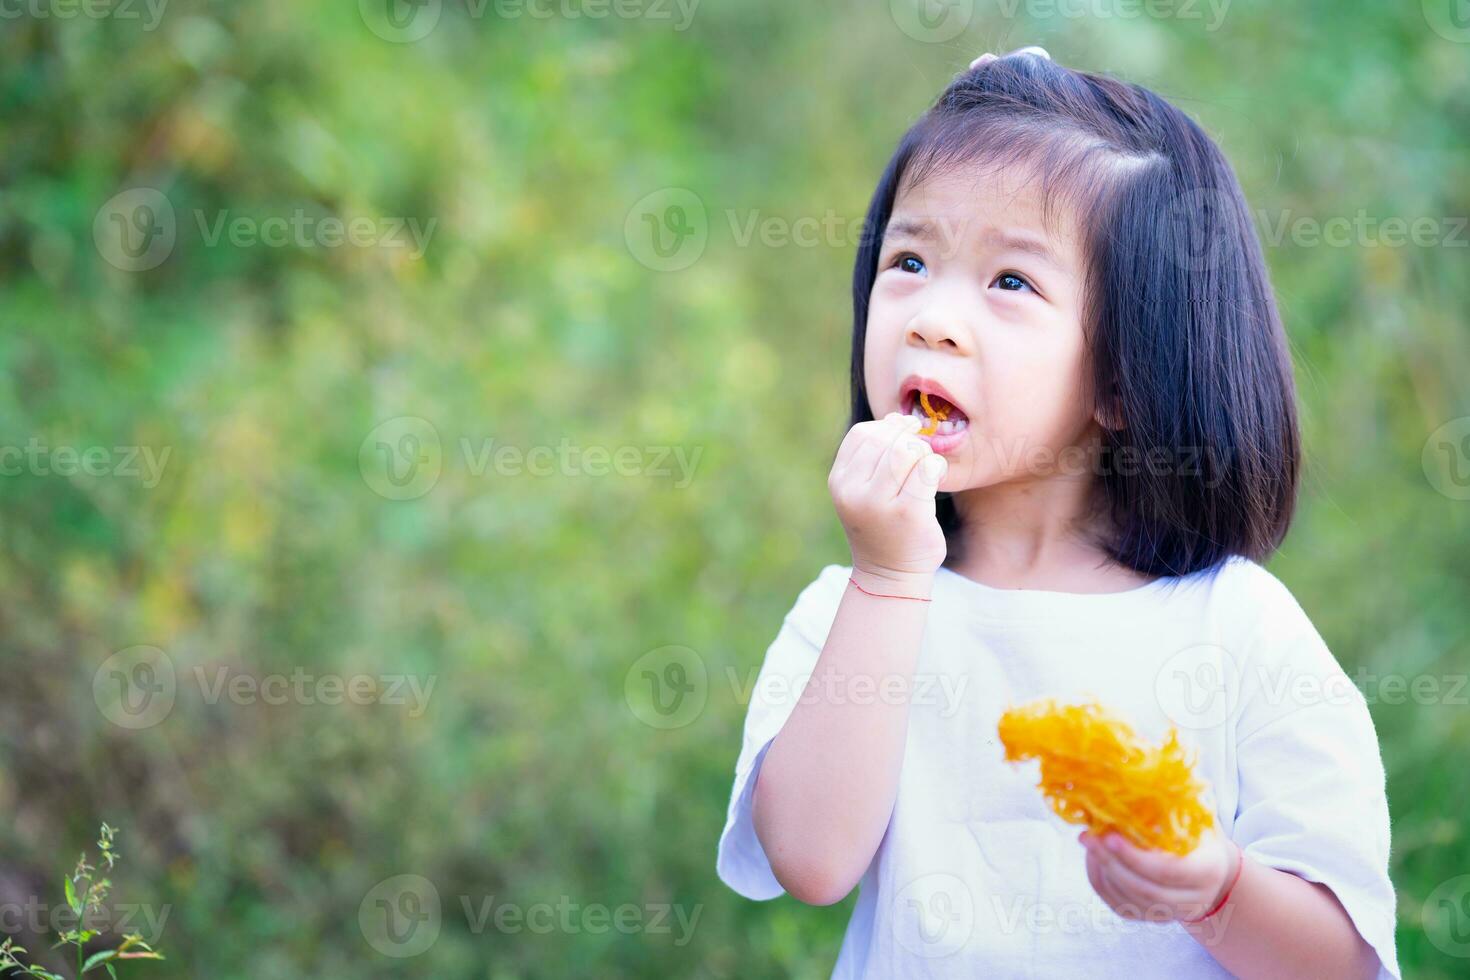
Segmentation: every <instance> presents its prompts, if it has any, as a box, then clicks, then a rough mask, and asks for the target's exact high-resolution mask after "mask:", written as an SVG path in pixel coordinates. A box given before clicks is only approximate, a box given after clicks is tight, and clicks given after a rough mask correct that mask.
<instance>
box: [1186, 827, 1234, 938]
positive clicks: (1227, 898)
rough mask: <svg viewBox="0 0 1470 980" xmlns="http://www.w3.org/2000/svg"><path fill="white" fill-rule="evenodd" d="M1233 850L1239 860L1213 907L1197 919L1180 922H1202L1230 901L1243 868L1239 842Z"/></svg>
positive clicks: (1192, 923)
mask: <svg viewBox="0 0 1470 980" xmlns="http://www.w3.org/2000/svg"><path fill="white" fill-rule="evenodd" d="M1230 843H1232V844H1235V841H1231V842H1230ZM1235 850H1236V851H1238V852H1239V853H1240V862H1239V863H1238V864H1236V866H1235V877H1234V878H1231V879H1230V885H1229V887H1228V888H1226V889H1225V894H1223V895H1221V896H1220V900H1219V901H1218V902H1216V903H1215V907H1214V908H1212V909H1210V910H1209V911H1208V912H1206V913H1205V914H1204V915H1202V916H1200V917H1199V918H1198V919H1181V920H1180V921H1181V922H1186V923H1188V924H1189V925H1194V924H1195V923H1196V922H1203V921H1205V920H1206V919H1208V918H1209V917H1210V916H1212V915H1214V914H1215V913H1216V912H1218V911H1220V910H1221V909H1223V908H1224V907H1225V903H1226V902H1228V901H1230V893H1231V892H1233V891H1235V886H1236V884H1237V883H1238V882H1239V881H1240V873H1241V872H1242V871H1244V870H1245V852H1244V851H1242V850H1240V845H1239V844H1235Z"/></svg>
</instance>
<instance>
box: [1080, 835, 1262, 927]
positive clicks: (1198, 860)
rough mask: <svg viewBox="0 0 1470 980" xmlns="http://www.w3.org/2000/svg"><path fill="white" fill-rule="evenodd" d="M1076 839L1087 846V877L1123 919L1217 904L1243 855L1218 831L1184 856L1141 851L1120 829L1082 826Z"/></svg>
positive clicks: (1182, 915)
mask: <svg viewBox="0 0 1470 980" xmlns="http://www.w3.org/2000/svg"><path fill="white" fill-rule="evenodd" d="M1077 839H1078V840H1079V841H1080V842H1081V843H1082V845H1083V846H1084V847H1086V848H1087V880H1088V881H1090V882H1092V888H1093V890H1094V891H1096V892H1097V893H1098V895H1099V896H1101V898H1102V900H1103V901H1105V902H1107V903H1108V905H1109V906H1110V907H1111V908H1112V910H1113V911H1114V912H1116V913H1118V915H1120V916H1122V917H1123V918H1125V919H1142V920H1146V921H1149V922H1171V921H1175V920H1184V919H1198V918H1200V917H1201V916H1203V915H1205V914H1206V913H1208V912H1210V911H1211V910H1212V909H1214V908H1215V906H1216V904H1217V903H1218V902H1219V901H1220V899H1221V897H1222V896H1223V895H1224V894H1225V892H1226V891H1227V890H1228V889H1229V887H1230V884H1231V882H1232V881H1234V879H1235V877H1236V871H1237V864H1236V862H1237V861H1244V860H1245V856H1244V855H1243V854H1239V853H1238V849H1237V848H1236V847H1235V846H1234V845H1232V844H1231V843H1230V842H1229V841H1228V840H1226V839H1225V836H1224V835H1223V834H1221V833H1220V831H1219V830H1211V831H1210V832H1208V833H1206V834H1205V835H1204V837H1202V838H1201V839H1200V843H1199V846H1198V847H1196V848H1195V849H1194V850H1193V851H1190V852H1189V853H1188V854H1186V855H1184V856H1183V857H1180V856H1179V855H1177V854H1169V853H1168V852H1166V851H1150V850H1145V849H1144V848H1141V847H1138V846H1137V845H1135V844H1134V843H1133V842H1132V841H1129V840H1128V839H1126V838H1125V837H1123V835H1122V834H1118V833H1109V834H1107V835H1106V836H1104V837H1097V836H1094V835H1093V834H1091V833H1089V832H1088V831H1085V830H1084V831H1083V832H1082V833H1081V834H1079V835H1078V837H1077Z"/></svg>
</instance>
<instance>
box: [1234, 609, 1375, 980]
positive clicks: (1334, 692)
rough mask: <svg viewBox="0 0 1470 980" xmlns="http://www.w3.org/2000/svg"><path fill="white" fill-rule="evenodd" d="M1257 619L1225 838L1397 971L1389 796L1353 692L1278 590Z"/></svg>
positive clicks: (1369, 723)
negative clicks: (1340, 918) (1303, 892)
mask: <svg viewBox="0 0 1470 980" xmlns="http://www.w3.org/2000/svg"><path fill="white" fill-rule="evenodd" d="M1270 605H1273V606H1275V607H1276V610H1277V611H1276V612H1275V613H1274V614H1268V615H1267V616H1266V617H1264V624H1263V625H1264V626H1265V629H1264V630H1263V631H1262V632H1261V633H1259V634H1258V635H1259V636H1261V637H1262V639H1261V640H1259V641H1257V644H1256V646H1257V655H1256V656H1254V657H1253V658H1252V663H1251V671H1252V673H1254V674H1255V682H1254V684H1253V685H1252V686H1251V688H1248V689H1249V690H1250V691H1251V696H1250V697H1249V698H1247V699H1246V700H1244V701H1243V702H1242V705H1241V713H1240V715H1239V720H1238V724H1237V728H1236V732H1237V735H1236V738H1237V742H1236V759H1237V766H1238V772H1239V779H1240V793H1239V804H1238V808H1237V810H1236V815H1235V824H1234V828H1233V831H1232V834H1231V836H1232V837H1233V838H1234V839H1235V842H1236V843H1237V844H1239V845H1240V847H1241V849H1242V850H1243V851H1244V852H1245V853H1246V854H1247V855H1249V856H1250V857H1251V858H1253V859H1255V860H1256V861H1258V862H1260V863H1262V864H1264V865H1267V866H1269V867H1272V868H1277V869H1279V870H1281V871H1288V872H1291V873H1293V874H1296V875H1299V876H1300V877H1302V878H1304V879H1306V880H1307V881H1313V882H1319V883H1321V884H1323V885H1326V886H1327V887H1328V888H1329V889H1331V890H1332V893H1333V894H1334V895H1335V896H1337V899H1338V901H1339V902H1341V903H1342V906H1343V908H1344V909H1346V910H1347V914H1348V916H1349V917H1350V918H1351V919H1352V921H1353V924H1354V925H1355V926H1356V927H1357V929H1358V932H1359V933H1360V934H1361V935H1362V937H1363V938H1364V939H1365V940H1367V941H1368V943H1369V944H1370V945H1371V946H1372V947H1373V949H1374V950H1375V951H1376V952H1377V953H1378V958H1379V962H1380V967H1379V971H1378V977H1379V978H1380V980H1383V978H1395V977H1398V976H1400V973H1399V966H1398V959H1397V955H1396V953H1395V949H1394V923H1395V912H1394V890H1393V883H1392V881H1391V880H1390V879H1389V875H1388V852H1389V817H1388V795H1387V791H1386V786H1385V780H1384V769H1383V760H1382V756H1381V755H1380V752H1379V748H1378V735H1377V732H1376V731H1375V729H1374V726H1373V718H1372V716H1371V715H1370V714H1369V712H1368V706H1367V703H1366V701H1365V700H1364V697H1363V694H1362V692H1361V691H1359V690H1358V688H1357V687H1356V686H1355V685H1354V684H1353V683H1352V681H1351V680H1350V679H1349V678H1348V676H1347V674H1346V673H1344V672H1343V670H1342V668H1341V667H1340V666H1339V665H1338V663H1337V660H1336V659H1335V658H1334V657H1333V656H1332V653H1331V652H1330V651H1329V650H1328V648H1327V645H1326V643H1325V642H1324V641H1323V640H1322V637H1321V636H1320V635H1319V634H1318V632H1317V630H1316V628H1315V627H1313V625H1312V624H1311V622H1310V620H1308V619H1307V616H1306V613H1304V612H1303V611H1302V610H1301V607H1300V606H1298V605H1296V601H1295V599H1292V598H1290V596H1289V595H1288V596H1287V597H1286V599H1285V601H1284V602H1277V603H1271V604H1270Z"/></svg>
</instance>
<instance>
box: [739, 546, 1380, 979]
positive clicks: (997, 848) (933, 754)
mask: <svg viewBox="0 0 1470 980" xmlns="http://www.w3.org/2000/svg"><path fill="white" fill-rule="evenodd" d="M850 571H851V570H850V569H849V568H846V567H843V566H839V565H829V566H827V567H826V568H824V569H823V570H822V573H821V575H819V576H818V578H817V579H816V581H814V582H812V583H811V584H810V585H808V586H807V587H806V588H805V589H804V590H803V591H802V593H801V595H800V596H799V597H798V598H797V600H796V604H795V606H794V607H793V608H792V610H791V612H790V613H788V614H787V616H786V619H785V621H784V623H783V624H782V626H781V630H780V632H779V633H778V635H777V636H776V639H775V641H774V642H773V643H772V644H771V646H770V649H769V650H767V652H766V659H765V663H764V665H763V667H762V668H761V672H760V675H759V678H758V680H757V682H756V686H755V687H754V689H753V690H752V693H751V700H750V705H749V709H748V713H747V716H746V722H745V737H744V743H743V745H742V747H741V751H740V757H739V760H738V762H737V763H736V766H735V786H734V792H733V793H732V795H731V800H730V809H729V817H728V820H727V821H726V824H725V829H724V832H723V833H722V834H721V835H720V846H719V856H718V860H717V868H718V871H719V875H720V878H721V879H722V880H723V881H724V882H725V883H726V884H728V885H729V886H730V887H731V888H733V889H734V890H735V891H737V892H739V893H740V894H741V895H744V896H746V897H747V898H753V899H770V898H775V897H777V896H779V895H781V894H783V892H784V889H782V887H781V885H780V884H779V883H778V882H777V881H776V878H775V876H774V875H773V874H772V873H771V866H770V863H769V862H768V861H767V859H766V855H765V852H764V851H763V850H762V848H761V845H760V842H759V840H758V839H757V838H756V835H755V829H754V826H753V824H752V822H751V798H752V793H753V790H754V788H755V776H756V773H757V771H758V770H759V767H760V764H761V762H762V760H763V759H764V758H765V751H766V749H767V748H768V747H769V745H770V743H771V740H772V739H773V738H774V737H775V736H776V734H777V733H778V732H779V731H780V730H781V727H782V725H784V724H785V722H786V719H787V718H788V717H789V716H790V714H791V711H792V709H793V708H794V707H795V706H796V704H797V700H798V698H799V697H801V696H802V692H803V691H804V689H805V686H806V684H807V681H808V679H809V678H810V675H811V672H812V668H813V667H814V666H815V664H816V661H817V657H818V655H819V654H820V652H821V649H822V646H823V644H824V643H825V642H826V638H827V633H828V631H829V630H830V629H831V626H832V620H833V619H834V618H835V616H836V614H837V605H838V602H839V600H840V599H841V597H842V594H843V591H844V590H845V589H846V587H847V579H848V575H849V574H850ZM895 601H896V600H895ZM894 683H896V682H895V681H893V680H890V679H887V678H879V679H875V681H874V683H867V684H863V685H860V684H858V683H857V682H856V681H854V682H852V683H850V684H847V685H844V686H840V687H834V688H831V689H829V691H828V692H827V695H826V696H828V697H845V698H849V699H850V700H852V701H854V702H856V701H859V700H861V699H862V698H867V699H869V703H871V702H872V701H873V700H875V699H878V698H885V697H887V698H892V697H895V696H898V695H897V691H896V689H895V687H894V686H892V685H893V684H894ZM909 691H910V694H909V698H910V700H911V704H912V706H911V708H910V712H909V727H908V740H907V744H906V746H905V750H904V761H903V769H902V772H901V774H900V778H899V786H898V796H897V800H896V801H895V804H894V808H893V814H892V816H891V817H890V819H889V823H888V829H887V832H886V834H885V835H884V837H883V841H882V843H881V844H880V846H879V847H878V851H877V853H876V854H874V856H873V860H872V863H871V864H870V865H869V866H868V869H867V871H866V872H865V873H864V875H863V878H862V881H861V883H860V885H859V888H860V891H859V896H858V902H857V908H856V909H855V910H854V912H853V915H852V919H851V920H850V922H849V923H848V927H847V934H846V937H845V938H844V940H843V943H842V949H841V951H840V953H839V954H838V958H837V964H836V967H835V970H834V972H833V976H834V977H838V978H844V980H847V978H879V977H882V978H888V977H901V978H905V980H917V978H926V977H927V978H951V977H977V976H984V977H1044V978H1052V977H1080V976H1087V977H1117V978H1126V980H1142V978H1146V977H1170V978H1174V977H1191V978H1193V977H1228V976H1230V974H1229V973H1228V971H1226V970H1225V969H1224V968H1222V967H1221V966H1220V965H1219V964H1218V963H1217V962H1216V961H1215V960H1214V959H1213V958H1212V957H1211V956H1210V954H1209V953H1208V952H1207V951H1206V950H1205V948H1204V947H1203V946H1202V945H1201V944H1200V942H1199V941H1197V940H1196V939H1195V938H1193V937H1192V936H1190V935H1189V933H1187V932H1186V931H1185V930H1184V928H1183V927H1182V926H1180V925H1178V924H1177V923H1147V922H1139V921H1134V920H1127V919H1123V918H1121V917H1119V916H1117V915H1115V914H1114V913H1113V911H1112V910H1111V909H1110V908H1108V906H1107V905H1106V904H1105V903H1104V902H1103V901H1102V899H1101V898H1100V897H1098V895H1097V894H1096V893H1095V892H1094V891H1093V890H1092V886H1091V885H1090V884H1089V883H1088V880H1087V873H1086V868H1085V864H1084V850H1083V848H1082V845H1081V844H1079V843H1078V842H1077V833H1078V831H1079V830H1080V828H1078V827H1076V826H1074V825H1071V824H1067V823H1064V822H1063V821H1062V820H1061V819H1060V818H1058V817H1057V816H1055V815H1054V814H1053V813H1052V811H1051V809H1050V808H1049V807H1048V805H1047V804H1046V802H1045V799H1044V798H1043V797H1042V795H1041V791H1040V790H1039V789H1038V788H1037V782H1038V768H1037V763H1035V762H1030V763H1026V764H1024V765H1014V764H1010V763H1007V762H1006V761H1005V760H1004V750H1003V748H1002V746H1001V745H1000V742H999V740H998V738H997V737H996V722H997V721H998V719H999V717H1000V714H1001V712H1002V711H1004V710H1005V708H1006V707H1007V706H1009V705H1013V704H1022V703H1024V702H1027V701H1031V700H1033V699H1037V698H1043V697H1056V698H1059V699H1062V700H1064V701H1071V700H1078V699H1082V698H1087V697H1093V698H1096V699H1098V700H1099V701H1100V702H1101V703H1102V704H1103V705H1104V706H1105V707H1107V708H1108V709H1109V710H1111V711H1114V712H1116V713H1117V714H1119V715H1120V716H1121V717H1123V718H1124V719H1126V720H1128V721H1129V722H1130V724H1132V725H1133V727H1134V728H1135V729H1136V730H1137V731H1138V733H1139V734H1140V736H1142V737H1145V738H1148V739H1151V740H1154V741H1158V740H1160V739H1162V737H1163V736H1164V735H1165V734H1166V733H1167V731H1168V728H1169V726H1170V725H1171V724H1172V725H1173V726H1174V727H1176V728H1177V729H1178V730H1179V732H1180V737H1181V741H1183V742H1184V743H1185V745H1186V747H1189V748H1192V749H1194V750H1195V751H1196V752H1197V754H1198V757H1199V763H1198V772H1199V773H1200V774H1201V775H1202V776H1203V777H1204V779H1205V780H1206V781H1207V782H1208V784H1209V786H1210V787H1211V789H1210V794H1209V795H1210V797H1211V799H1210V800H1209V802H1210V803H1211V804H1212V805H1213V809H1214V813H1215V817H1216V819H1217V821H1218V823H1219V826H1220V828H1221V830H1222V831H1223V832H1224V833H1225V834H1226V835H1227V836H1229V837H1230V838H1232V839H1233V840H1234V841H1235V842H1236V843H1238V844H1239V845H1240V846H1241V848H1242V849H1243V850H1244V851H1245V853H1246V854H1248V855H1249V856H1250V857H1252V858H1254V859H1255V860H1256V861H1258V862H1260V863H1262V864H1265V865H1268V866H1270V867H1273V868H1279V869H1281V870H1283V871H1289V872H1293V873H1295V874H1297V875H1300V876H1301V877H1303V878H1305V879H1307V880H1309V881H1316V882H1321V883H1323V884H1325V885H1327V886H1328V887H1329V888H1331V889H1332V891H1333V893H1334V894H1335V895H1336V896H1337V898H1338V899H1339V900H1340V901H1341V902H1342V904H1343V906H1344V907H1345V908H1346V909H1347V912H1348V914H1349V915H1350V916H1351V917H1352V920H1353V922H1354V923H1355V924H1356V926H1357V928H1358V930H1359V932H1361V933H1362V935H1363V936H1364V938H1366V939H1367V941H1368V942H1369V943H1370V944H1372V946H1373V948H1374V949H1375V950H1376V951H1377V952H1378V955H1379V958H1380V960H1381V963H1382V967H1381V969H1380V970H1379V974H1378V976H1379V978H1380V980H1381V978H1386V977H1397V976H1399V968H1398V962H1397V957H1396V954H1395V951H1394V891H1393V885H1392V883H1391V882H1390V881H1389V877H1388V847H1389V821H1388V801H1387V796H1386V794H1385V791H1384V772H1383V763H1382V760H1381V758H1380V755H1379V750H1378V739H1377V734H1376V732H1375V731H1374V728H1373V721H1372V718H1371V717H1370V716H1369V714H1368V709H1367V705H1366V703H1365V701H1364V698H1363V696H1362V694H1361V692H1360V691H1359V690H1358V689H1357V688H1356V687H1355V686H1354V685H1353V684H1352V682H1351V681H1350V679H1349V678H1348V677H1347V676H1346V674H1344V673H1343V671H1342V669H1341V667H1340V666H1339V665H1338V663H1337V661H1336V660H1335V659H1334V658H1333V656H1332V654H1331V653H1330V652H1329V651H1328V649H1327V646H1326V645H1325V644H1324V643H1323V641H1322V638H1321V636H1320V635H1319V634H1318V632H1317V630H1316V629H1315V628H1314V627H1313V625H1312V623H1311V621H1310V620H1309V619H1308V618H1307V616H1306V614H1305V613H1304V612H1303V611H1302V609H1301V607H1300V606H1299V605H1298V604H1297V602H1296V600H1295V599H1294V598H1293V597H1292V595H1291V593H1290V592H1289V591H1287V589H1286V587H1285V586H1283V585H1282V584H1281V582H1280V581H1278V580H1277V579H1276V577H1275V576H1273V575H1272V574H1271V573H1270V572H1268V571H1266V569H1264V568H1263V567H1261V566H1260V565H1259V564H1257V563H1255V562H1253V561H1250V560H1248V559H1245V558H1239V557H1236V558H1232V559H1230V560H1229V561H1227V562H1226V563H1225V564H1223V565H1221V566H1219V567H1217V568H1216V569H1215V570H1213V571H1210V572H1198V573H1195V574H1194V575H1189V576H1184V577H1176V578H1164V579H1158V580H1156V581H1154V582H1151V583H1149V584H1147V585H1144V586H1142V587H1139V588H1135V589H1133V590H1131V591H1127V592H1120V593H1112V594H1103V595H1083V594H1074V593H1064V592H1047V591H1040V590H1032V589H998V588H993V587H990V586H986V585H982V584H980V583H978V582H975V581H972V580H970V579H967V578H965V577H963V576H961V575H958V574H956V573H955V572H952V571H950V570H949V569H941V570H940V571H939V573H938V575H937V577H936V579H935V583H934V591H933V602H932V603H931V604H930V606H929V617H928V622H927V626H926V628H925V632H924V639H923V644H922V647H921V649H920V652H919V658H918V662H917V665H916V667H915V670H914V675H913V681H912V685H911V687H910V688H909ZM814 693H815V689H814ZM1228 913H1229V907H1228V906H1227V908H1226V909H1225V911H1223V912H1221V913H1220V915H1219V916H1218V917H1217V919H1220V920H1221V925H1222V926H1223V925H1228V920H1224V917H1225V916H1226V915H1228Z"/></svg>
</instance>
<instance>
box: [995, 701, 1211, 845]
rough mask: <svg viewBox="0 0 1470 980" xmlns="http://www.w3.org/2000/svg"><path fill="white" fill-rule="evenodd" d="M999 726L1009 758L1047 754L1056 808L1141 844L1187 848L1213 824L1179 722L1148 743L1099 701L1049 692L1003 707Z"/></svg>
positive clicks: (1045, 767)
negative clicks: (1073, 700) (1062, 698)
mask: <svg viewBox="0 0 1470 980" xmlns="http://www.w3.org/2000/svg"><path fill="white" fill-rule="evenodd" d="M999 734H1000V740H1001V742H1002V743H1003V744H1004V745H1005V748H1006V761H1008V762H1023V761H1025V760H1028V759H1040V760H1041V783H1040V787H1041V791H1042V793H1044V794H1045V795H1046V798H1047V801H1048V802H1049V803H1050V804H1051V808H1052V809H1053V810H1055V811H1056V813H1057V815H1058V816H1060V817H1061V818H1062V819H1063V820H1066V821H1067V822H1069V823H1075V824H1082V825H1084V826H1086V827H1087V829H1088V830H1090V831H1092V833H1094V834H1097V835H1102V834H1105V833H1106V832H1107V831H1110V830H1115V831H1117V832H1118V833H1120V834H1122V835H1123V836H1124V837H1126V838H1127V839H1128V840H1130V841H1132V842H1133V843H1134V844H1137V845H1138V846H1139V847H1144V848H1151V849H1154V850H1161V851H1168V852H1170V853H1172V854H1179V855H1184V854H1188V853H1189V852H1190V851H1192V850H1194V847H1195V845H1196V844H1198V843H1199V838H1200V835H1201V834H1202V833H1204V831H1206V830H1208V829H1209V828H1210V827H1211V826H1213V825H1214V822H1215V820H1214V817H1213V815H1212V814H1211V812H1210V811H1209V810H1208V809H1207V808H1206V807H1205V805H1204V804H1203V803H1202V802H1201V801H1200V796H1201V794H1202V793H1203V791H1204V784H1203V783H1202V782H1201V781H1200V780H1199V778H1198V777H1196V776H1195V773H1194V768H1193V760H1192V759H1190V758H1188V757H1186V755H1185V752H1184V748H1183V747H1182V746H1181V745H1180V744H1179V733H1178V731H1176V730H1174V729H1172V728H1171V729H1170V730H1169V737H1168V738H1167V739H1166V740H1165V741H1164V744H1163V745H1162V746H1152V745H1147V744H1144V743H1141V742H1139V740H1138V737H1137V736H1136V735H1135V734H1134V733H1133V729H1132V728H1130V727H1129V726H1128V725H1127V724H1126V723H1124V722H1123V721H1121V720H1119V719H1117V718H1115V717H1113V716H1111V715H1109V714H1108V713H1107V711H1105V710H1104V709H1103V708H1102V706H1101V705H1099V704H1097V703H1096V702H1087V703H1083V704H1069V705H1060V704H1058V703H1057V702H1055V701H1053V700H1050V699H1047V700H1043V701H1035V702H1032V703H1031V704H1028V705H1023V706H1022V707H1019V708H1011V709H1010V710H1008V711H1007V712H1006V713H1005V714H1003V715H1001V718H1000V725H999Z"/></svg>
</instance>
